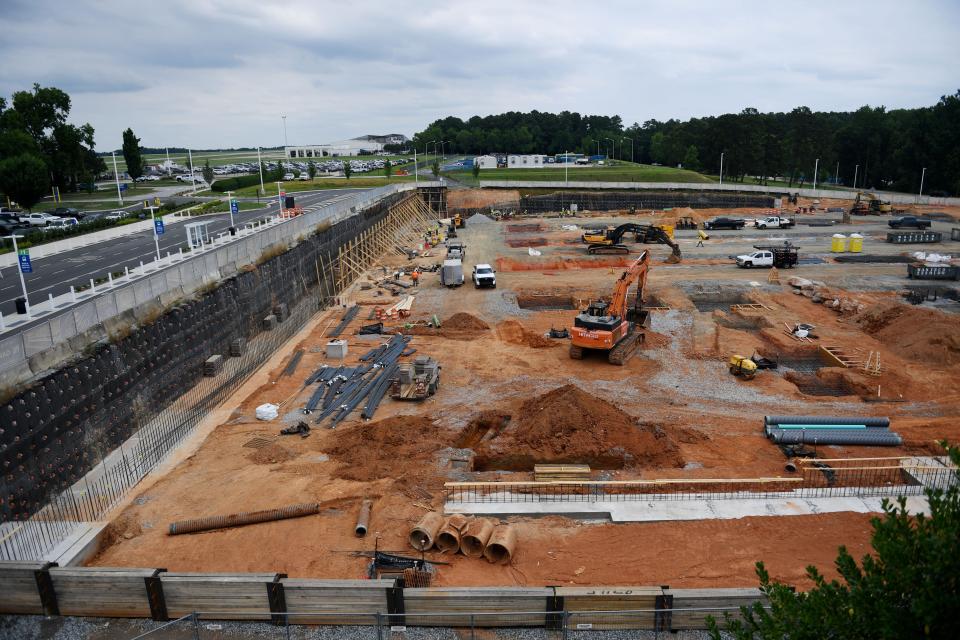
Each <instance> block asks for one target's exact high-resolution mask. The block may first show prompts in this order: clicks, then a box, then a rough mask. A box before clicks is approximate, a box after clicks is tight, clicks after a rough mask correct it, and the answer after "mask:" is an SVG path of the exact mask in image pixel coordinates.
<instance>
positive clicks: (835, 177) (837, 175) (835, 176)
mask: <svg viewBox="0 0 960 640" xmlns="http://www.w3.org/2000/svg"><path fill="white" fill-rule="evenodd" d="M833 184H834V186H836V185H838V184H840V161H839V160H837V172H836V173H834V174H833Z"/></svg>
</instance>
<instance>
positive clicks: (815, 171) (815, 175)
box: [813, 158, 820, 191]
mask: <svg viewBox="0 0 960 640" xmlns="http://www.w3.org/2000/svg"><path fill="white" fill-rule="evenodd" d="M819 168H820V158H817V161H816V162H815V163H814V164H813V190H814V191H816V190H817V170H818V169H819Z"/></svg>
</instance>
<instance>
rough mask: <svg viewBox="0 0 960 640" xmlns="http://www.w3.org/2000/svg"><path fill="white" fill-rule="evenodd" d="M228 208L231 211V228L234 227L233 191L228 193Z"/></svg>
mask: <svg viewBox="0 0 960 640" xmlns="http://www.w3.org/2000/svg"><path fill="white" fill-rule="evenodd" d="M227 208H228V209H229V210H230V226H231V227H233V226H235V225H234V224H233V191H227Z"/></svg>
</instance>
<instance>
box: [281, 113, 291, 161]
mask: <svg viewBox="0 0 960 640" xmlns="http://www.w3.org/2000/svg"><path fill="white" fill-rule="evenodd" d="M280 117H281V118H283V152H284V155H286V152H287V147H288V146H289V145H288V144H287V116H284V115H281V116H280Z"/></svg>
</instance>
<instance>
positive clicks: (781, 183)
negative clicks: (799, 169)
mask: <svg viewBox="0 0 960 640" xmlns="http://www.w3.org/2000/svg"><path fill="white" fill-rule="evenodd" d="M710 178H711V179H712V180H715V181H719V179H720V178H719V176H710ZM723 179H724V181H729V183H730V184H763V182H761V181H760V180H758V179H756V178H754V177H752V176H746V177H744V179H743V182H740V181H739V180H736V181H734V180H730V178H729V176H724V178H723ZM764 186H768V187H784V188H787V189H812V188H813V183H812V182H810V181H809V180H808V181H806V182H804V183H803V184H802V185H801V184H800V182H799V181H797V180H794V181H793V186H790V181H789V180H767V182H766V184H765V185H764ZM817 189H818V190H819V189H838V190H842V191H850V190H852V187H845V186H843V185H833V184H823V183H817Z"/></svg>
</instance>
